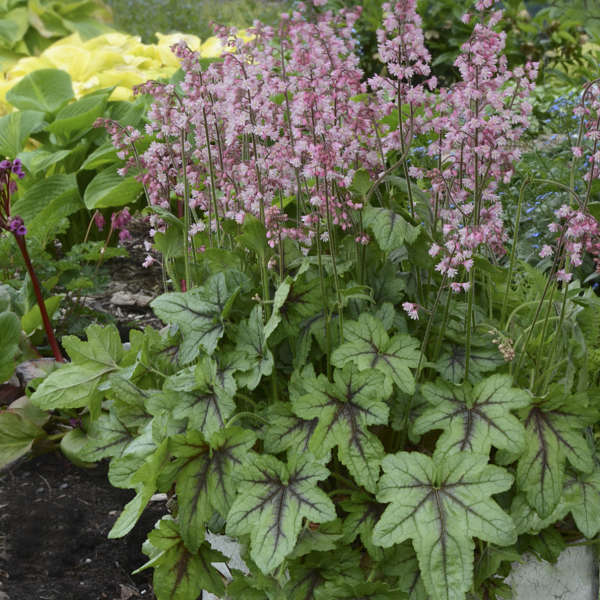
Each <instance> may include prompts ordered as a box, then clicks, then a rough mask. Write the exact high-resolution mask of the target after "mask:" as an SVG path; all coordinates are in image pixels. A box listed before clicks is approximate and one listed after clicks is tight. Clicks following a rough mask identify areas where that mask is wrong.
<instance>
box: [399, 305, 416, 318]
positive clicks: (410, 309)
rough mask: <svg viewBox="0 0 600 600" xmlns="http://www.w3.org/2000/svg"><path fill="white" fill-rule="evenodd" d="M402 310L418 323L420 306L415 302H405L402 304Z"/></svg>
mask: <svg viewBox="0 0 600 600" xmlns="http://www.w3.org/2000/svg"><path fill="white" fill-rule="evenodd" d="M402 308H403V309H404V312H406V314H407V315H408V316H409V317H410V318H411V319H412V320H413V321H417V320H418V319H419V306H418V305H417V304H415V303H414V302H404V303H403V304H402Z"/></svg>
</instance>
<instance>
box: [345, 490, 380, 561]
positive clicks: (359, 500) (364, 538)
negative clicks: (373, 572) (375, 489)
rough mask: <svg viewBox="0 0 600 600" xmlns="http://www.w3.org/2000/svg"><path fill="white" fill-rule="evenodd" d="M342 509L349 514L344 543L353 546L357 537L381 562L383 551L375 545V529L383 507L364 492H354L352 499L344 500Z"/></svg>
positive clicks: (346, 520) (375, 558) (371, 554)
mask: <svg viewBox="0 0 600 600" xmlns="http://www.w3.org/2000/svg"><path fill="white" fill-rule="evenodd" d="M339 505H340V507H341V508H343V509H344V511H346V512H347V513H348V516H347V517H346V518H345V519H344V526H343V531H344V542H345V543H346V544H351V543H352V542H354V540H355V539H356V537H357V536H360V540H361V542H362V543H363V545H364V547H365V548H366V549H367V552H368V553H369V555H370V556H371V557H372V558H373V560H381V558H382V556H383V553H384V551H383V549H382V548H380V547H379V546H375V545H374V544H373V527H375V523H377V521H379V519H380V517H381V515H382V513H383V507H382V505H381V504H379V503H378V502H375V498H373V496H371V495H369V494H365V493H364V492H353V493H352V494H351V495H350V498H348V499H347V500H342V501H340V503H339Z"/></svg>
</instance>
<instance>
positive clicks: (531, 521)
mask: <svg viewBox="0 0 600 600" xmlns="http://www.w3.org/2000/svg"><path fill="white" fill-rule="evenodd" d="M568 512H569V505H568V504H567V502H566V501H565V498H561V499H560V501H559V503H558V504H557V505H556V507H555V509H554V510H553V511H552V512H551V513H550V514H549V515H548V516H547V517H544V518H543V519H542V518H541V517H540V516H539V515H538V513H537V512H536V511H535V509H534V508H532V507H531V506H530V505H529V503H528V502H527V498H526V497H525V494H517V496H515V499H514V500H513V502H512V505H511V507H510V515H511V517H512V519H513V521H514V523H515V527H516V530H517V534H519V535H521V534H523V533H530V534H533V535H537V534H538V533H539V532H540V531H542V530H543V529H545V528H546V527H549V526H550V525H552V524H553V523H556V522H557V521H562V519H564V518H565V516H566V515H567V513H568Z"/></svg>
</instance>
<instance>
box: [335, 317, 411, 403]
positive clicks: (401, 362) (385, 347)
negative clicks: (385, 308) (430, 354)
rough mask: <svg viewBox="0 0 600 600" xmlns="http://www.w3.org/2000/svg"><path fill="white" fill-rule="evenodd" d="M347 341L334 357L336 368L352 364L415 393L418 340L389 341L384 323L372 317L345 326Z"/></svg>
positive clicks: (398, 336) (397, 339)
mask: <svg viewBox="0 0 600 600" xmlns="http://www.w3.org/2000/svg"><path fill="white" fill-rule="evenodd" d="M344 340H345V343H344V344H342V345H341V346H340V347H339V348H337V349H336V350H334V352H333V354H332V355H331V362H332V364H333V365H335V366H337V367H343V366H344V365H345V364H346V363H348V362H353V363H355V364H356V365H357V366H358V369H359V370H360V371H363V370H365V369H377V370H378V371H381V372H382V373H383V374H384V375H385V378H386V382H388V381H393V382H394V383H395V384H396V385H397V386H398V387H399V388H400V389H401V390H402V391H403V392H406V393H407V394H413V393H414V391H415V378H414V376H413V374H412V372H411V369H416V368H417V364H418V362H419V341H418V340H416V339H415V338H412V337H410V336H409V335H395V336H394V337H392V338H391V339H390V338H389V336H388V334H387V333H386V331H385V328H384V327H383V324H382V323H381V321H379V320H378V319H376V318H375V317H373V316H372V315H369V314H362V315H360V317H359V319H358V321H347V322H345V323H344ZM388 387H389V385H388ZM389 393H391V389H390V390H389Z"/></svg>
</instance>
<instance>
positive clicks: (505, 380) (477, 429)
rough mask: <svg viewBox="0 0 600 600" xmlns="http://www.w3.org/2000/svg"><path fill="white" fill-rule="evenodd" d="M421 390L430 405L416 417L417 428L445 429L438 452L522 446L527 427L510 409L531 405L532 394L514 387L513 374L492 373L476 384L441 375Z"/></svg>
mask: <svg viewBox="0 0 600 600" xmlns="http://www.w3.org/2000/svg"><path fill="white" fill-rule="evenodd" d="M420 391H421V394H422V395H423V396H424V398H425V399H426V400H427V401H428V403H429V408H427V409H426V410H425V412H424V413H423V414H422V415H421V416H419V417H418V418H417V420H416V421H415V423H414V431H415V433H419V434H422V433H425V432H427V431H431V430H434V429H442V430H443V431H444V433H443V434H442V435H441V436H440V438H439V439H438V441H437V445H436V451H437V452H443V453H450V454H452V453H455V452H465V451H468V452H477V453H479V454H488V453H489V451H490V448H491V447H492V446H495V447H496V448H503V449H506V450H508V451H511V452H516V453H520V452H521V451H522V450H523V446H524V436H525V430H524V428H523V425H521V422H520V421H519V420H518V419H517V418H516V417H515V416H514V415H513V414H512V413H511V411H512V410H516V409H518V408H523V407H525V406H528V405H529V403H530V396H529V394H527V392H525V391H524V390H520V389H518V388H513V387H512V378H511V377H510V375H498V374H497V375H492V376H490V377H488V378H487V379H484V380H483V381H480V382H479V383H478V384H477V385H476V386H475V387H474V388H472V387H471V386H470V385H469V384H463V385H462V386H456V385H451V384H449V383H446V382H445V381H443V380H441V379H439V380H438V381H437V382H435V383H425V384H423V385H422V386H421V388H420Z"/></svg>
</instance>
